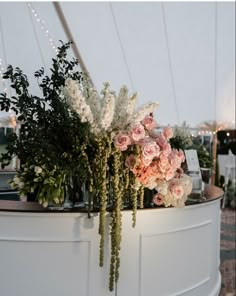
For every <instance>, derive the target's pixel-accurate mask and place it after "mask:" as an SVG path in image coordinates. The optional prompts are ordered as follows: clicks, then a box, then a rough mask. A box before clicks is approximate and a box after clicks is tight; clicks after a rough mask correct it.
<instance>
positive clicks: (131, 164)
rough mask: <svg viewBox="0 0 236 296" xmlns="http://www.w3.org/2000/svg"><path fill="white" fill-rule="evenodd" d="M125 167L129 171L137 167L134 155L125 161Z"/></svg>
mask: <svg viewBox="0 0 236 296" xmlns="http://www.w3.org/2000/svg"><path fill="white" fill-rule="evenodd" d="M125 165H126V166H127V167H128V168H129V169H131V170H132V169H133V168H134V167H135V165H136V157H135V155H134V154H131V155H129V156H128V157H126V160H125Z"/></svg>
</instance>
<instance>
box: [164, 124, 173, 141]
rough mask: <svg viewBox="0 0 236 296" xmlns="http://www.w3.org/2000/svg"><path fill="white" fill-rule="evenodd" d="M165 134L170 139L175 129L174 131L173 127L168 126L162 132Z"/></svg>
mask: <svg viewBox="0 0 236 296" xmlns="http://www.w3.org/2000/svg"><path fill="white" fill-rule="evenodd" d="M162 134H163V136H164V137H165V138H166V139H167V140H169V139H170V138H172V137H173V131H172V128H171V127H169V126H167V127H165V128H164V130H163V132H162Z"/></svg>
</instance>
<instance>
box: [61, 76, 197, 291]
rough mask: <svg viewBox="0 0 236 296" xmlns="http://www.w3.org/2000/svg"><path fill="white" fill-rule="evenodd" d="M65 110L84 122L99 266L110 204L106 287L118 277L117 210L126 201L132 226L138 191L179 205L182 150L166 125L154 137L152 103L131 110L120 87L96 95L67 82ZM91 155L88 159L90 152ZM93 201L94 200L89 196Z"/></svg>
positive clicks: (184, 187)
mask: <svg viewBox="0 0 236 296" xmlns="http://www.w3.org/2000/svg"><path fill="white" fill-rule="evenodd" d="M63 93H64V96H65V98H66V100H67V102H68V104H69V106H70V108H71V110H73V111H76V112H77V113H78V114H79V116H80V119H81V121H82V122H88V123H89V124H90V127H91V128H90V132H91V134H90V140H89V142H88V143H87V146H85V149H84V150H83V151H84V155H85V157H86V160H87V165H88V167H89V168H91V169H90V170H89V174H88V183H89V190H90V192H93V195H94V194H95V195H96V196H97V197H99V209H100V219H99V234H100V236H101V237H100V266H103V260H104V235H105V216H106V212H107V207H108V199H111V200H112V206H111V218H110V237H111V259H110V281H109V288H110V290H111V291H112V290H113V289H114V283H115V282H117V281H118V278H119V266H120V258H119V253H120V248H121V230H122V209H123V205H124V202H125V200H126V197H127V196H128V197H129V198H128V200H130V204H131V208H132V212H133V213H132V220H133V223H132V226H133V227H134V226H135V224H136V211H137V207H138V206H139V207H140V208H142V207H143V198H144V188H149V189H156V191H157V193H156V195H155V196H154V197H153V202H154V203H155V204H156V205H164V206H176V207H182V206H184V202H185V201H186V199H187V196H188V194H190V192H191V179H190V178H189V177H188V176H186V175H184V174H183V171H182V169H181V163H182V162H183V161H184V160H185V158H184V154H183V152H182V151H178V150H176V149H174V150H172V149H171V146H170V144H169V139H170V138H171V137H172V135H173V133H172V130H171V128H169V127H167V128H165V129H164V130H163V132H162V133H157V131H156V130H155V128H156V127H157V123H156V122H155V120H154V118H153V112H154V110H155V109H156V108H157V107H158V105H159V104H158V103H150V104H147V105H145V106H142V107H141V108H139V109H138V110H137V111H136V110H135V105H136V100H137V94H134V95H132V96H128V89H127V88H126V87H125V86H123V87H122V88H121V89H120V92H119V94H118V96H116V94H115V92H113V91H111V90H110V89H109V83H105V84H104V89H103V90H102V91H101V94H102V96H101V97H100V96H99V95H98V93H97V91H96V90H95V89H92V88H89V89H86V90H85V89H83V87H82V86H81V84H79V83H78V82H77V81H75V80H72V79H67V80H66V82H65V87H64V89H63ZM91 151H92V155H90V154H91ZM95 199H96V198H95Z"/></svg>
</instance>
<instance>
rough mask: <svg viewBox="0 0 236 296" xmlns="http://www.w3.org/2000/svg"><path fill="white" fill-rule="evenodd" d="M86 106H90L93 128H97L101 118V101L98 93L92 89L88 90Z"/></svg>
mask: <svg viewBox="0 0 236 296" xmlns="http://www.w3.org/2000/svg"><path fill="white" fill-rule="evenodd" d="M86 101H87V104H88V105H89V106H90V108H91V111H92V113H93V118H94V127H97V128H98V126H99V123H100V117H101V109H102V108H101V99H100V97H99V95H98V92H97V91H96V90H95V89H94V88H90V89H89V95H88V97H87V99H86Z"/></svg>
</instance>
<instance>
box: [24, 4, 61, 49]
mask: <svg viewBox="0 0 236 296" xmlns="http://www.w3.org/2000/svg"><path fill="white" fill-rule="evenodd" d="M28 7H29V9H30V10H31V13H32V14H33V16H34V17H35V19H36V21H37V22H38V23H39V24H40V28H41V30H42V31H43V33H44V35H45V36H46V37H47V38H48V39H49V43H50V45H51V47H52V48H53V50H54V51H55V52H56V54H57V53H58V49H57V48H56V45H55V43H54V41H53V38H52V36H51V35H50V33H49V30H48V29H47V28H46V25H45V21H44V20H43V19H41V18H40V17H39V14H38V12H37V11H36V10H35V8H34V7H33V6H32V4H31V2H29V3H28Z"/></svg>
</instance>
